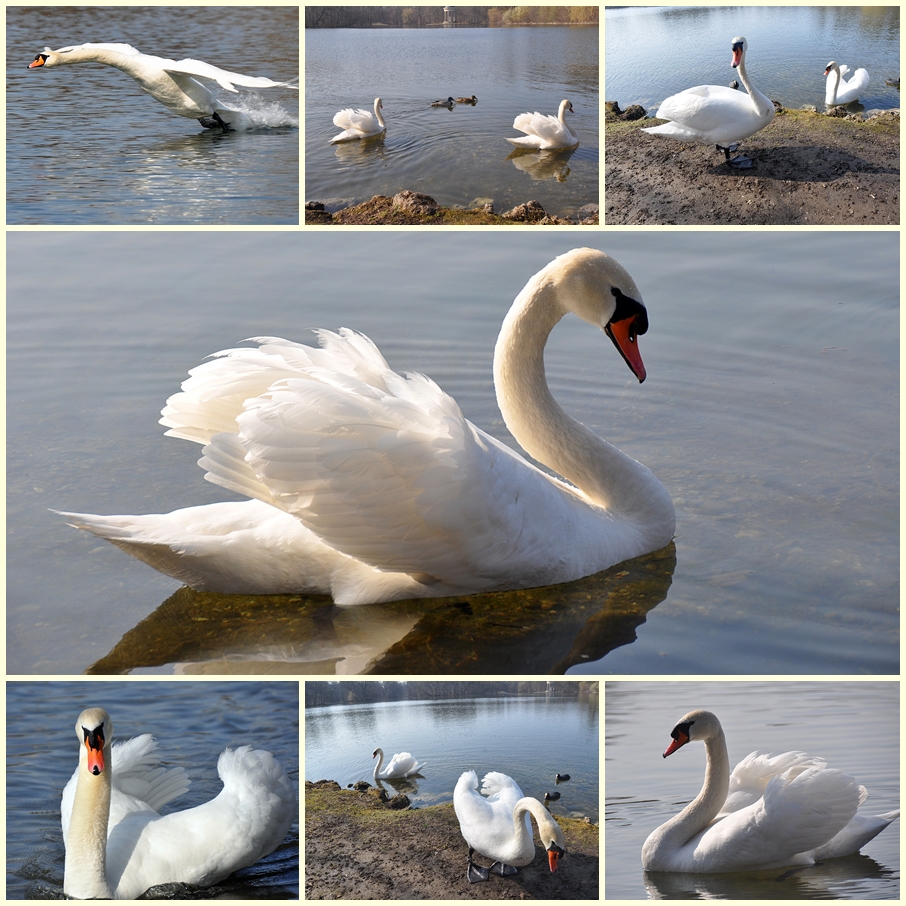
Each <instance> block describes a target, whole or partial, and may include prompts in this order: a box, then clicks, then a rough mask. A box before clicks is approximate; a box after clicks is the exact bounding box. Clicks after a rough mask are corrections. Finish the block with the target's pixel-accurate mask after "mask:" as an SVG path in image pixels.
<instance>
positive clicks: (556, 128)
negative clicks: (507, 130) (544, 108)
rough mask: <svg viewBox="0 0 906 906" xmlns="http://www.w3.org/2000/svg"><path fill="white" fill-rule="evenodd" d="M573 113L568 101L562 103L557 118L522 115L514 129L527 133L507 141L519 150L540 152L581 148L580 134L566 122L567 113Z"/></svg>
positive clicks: (532, 114)
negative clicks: (525, 149)
mask: <svg viewBox="0 0 906 906" xmlns="http://www.w3.org/2000/svg"><path fill="white" fill-rule="evenodd" d="M567 110H568V111H569V112H570V113H573V105H572V104H571V103H570V102H569V101H568V100H562V101H560V110H559V112H558V114H557V116H548V115H546V114H544V113H538V112H537V111H535V113H520V114H519V116H517V117H516V119H515V120H514V121H513V128H514V129H518V130H519V131H520V132H525V133H526V134H525V135H524V136H522V135H520V136H519V138H508V139H507V141H508V142H510V143H511V144H513V145H515V146H516V147H517V148H532V149H535V150H540V151H552V150H556V149H563V150H566V149H569V148H578V147H579V135H578V133H577V132H576V131H575V130H574V129H573V128H572V126H570V125H569V123H567V122H566V111H567Z"/></svg>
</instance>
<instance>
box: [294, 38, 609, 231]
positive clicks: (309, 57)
mask: <svg viewBox="0 0 906 906" xmlns="http://www.w3.org/2000/svg"><path fill="white" fill-rule="evenodd" d="M598 89H599V81H598V29H597V27H574V28H573V27H568V28H567V27H564V28H456V29H415V28H412V29H345V28H344V29H307V30H306V32H305V197H306V200H309V201H321V202H324V203H325V204H326V205H327V207H328V208H329V209H330V210H337V209H339V208H341V207H345V206H347V205H348V204H356V203H360V202H362V201H367V200H368V199H370V198H371V197H372V196H374V195H389V196H393V195H395V194H397V193H398V192H400V191H402V190H403V189H409V190H411V191H413V192H423V193H426V194H428V195H430V196H431V197H433V198H434V199H435V200H436V201H438V202H440V203H441V204H443V205H461V206H470V207H471V206H476V205H479V204H484V203H487V202H492V203H493V204H494V209H495V211H497V212H498V213H502V212H503V211H506V210H509V209H510V208H512V207H513V206H515V205H517V204H520V203H522V202H526V201H529V200H531V199H535V200H537V201H539V202H540V203H541V205H542V206H543V207H544V209H545V210H546V211H547V212H548V213H550V214H558V215H564V216H571V215H572V214H574V213H575V211H576V210H577V209H578V208H579V207H581V206H582V205H585V204H589V203H594V204H597V203H598V148H599V145H598V97H599V95H598ZM472 95H475V96H476V97H477V98H478V102H477V104H475V105H474V106H472V105H456V106H455V107H453V109H448V108H446V107H438V108H432V107H431V106H430V105H431V102H432V101H435V100H438V99H445V98H447V97H449V96H453V97H454V98H455V97H471V96H472ZM376 97H380V98H381V99H382V101H383V116H384V119H385V121H386V123H387V131H386V135H385V136H384V137H383V138H379V139H372V140H368V141H366V142H361V141H353V142H344V143H340V144H334V145H332V144H330V143H329V142H330V139H331V138H333V137H334V136H336V135H338V134H339V133H340V131H341V130H340V129H338V128H337V127H336V126H335V125H334V124H333V117H334V114H335V113H336V112H337V111H338V110H341V109H344V108H346V107H353V108H362V107H364V108H366V109H368V110H372V109H373V105H374V99H375V98H376ZM564 98H568V99H569V100H570V101H571V102H572V105H573V109H574V111H575V113H574V114H567V118H568V121H569V123H570V125H571V126H572V127H573V129H574V130H575V131H576V132H578V134H579V136H580V139H581V144H580V145H579V147H578V149H576V150H575V151H566V152H556V153H549V152H545V153H543V154H542V153H541V152H534V153H529V154H526V153H522V152H517V153H513V151H514V149H513V146H512V145H510V144H509V143H508V142H507V141H506V140H505V139H506V138H507V137H511V138H516V137H518V136H521V135H522V134H523V133H521V132H517V131H516V130H514V129H513V128H512V126H513V120H514V119H515V117H516V116H517V115H518V114H520V113H524V112H534V111H539V112H540V113H544V114H550V115H553V116H556V115H557V111H558V108H559V105H560V101H561V100H563V99H564Z"/></svg>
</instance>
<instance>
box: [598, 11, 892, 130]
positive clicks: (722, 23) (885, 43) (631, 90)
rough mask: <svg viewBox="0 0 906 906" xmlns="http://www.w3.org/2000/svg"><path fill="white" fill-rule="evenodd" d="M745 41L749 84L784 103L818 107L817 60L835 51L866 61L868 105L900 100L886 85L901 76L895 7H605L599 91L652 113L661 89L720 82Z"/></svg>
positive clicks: (853, 65) (854, 63) (820, 65)
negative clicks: (733, 51)
mask: <svg viewBox="0 0 906 906" xmlns="http://www.w3.org/2000/svg"><path fill="white" fill-rule="evenodd" d="M737 35H742V36H743V37H745V39H746V40H747V42H748V45H749V49H748V53H747V55H746V69H747V70H748V73H749V78H750V80H751V81H752V83H753V84H754V85H755V87H756V88H757V89H758V90H759V91H761V92H763V93H764V94H766V95H767V96H768V97H769V98H770V99H771V100H773V101H779V102H780V103H781V104H783V106H784V107H787V108H799V107H802V106H804V105H806V104H812V105H814V106H815V107H817V108H818V109H819V110H824V90H825V79H824V75H823V73H824V69H825V67H826V66H827V64H828V62H830V61H831V60H835V61H836V62H837V63H840V64H843V63H845V64H846V65H847V66H849V67H850V69H852V70H855V69H858V68H865V69H867V70H868V74H869V78H870V82H869V85H868V88H867V90H866V92H865V93H864V95H862V96H860V98H859V100H860V102H861V105H862V106H863V107H864V108H865V109H866V110H871V109H882V110H886V109H889V108H891V107H899V106H900V93H899V90H898V89H897V88H895V87H891V86H889V85H886V84H885V80H886V79H897V80H899V78H900V8H899V6H694V7H669V8H664V7H660V8H636V7H624V8H621V9H609V10H607V13H606V19H605V44H606V51H605V74H604V83H605V94H606V97H607V100H609V101H618V102H619V104H620V106H621V107H626V106H628V105H629V104H641V105H642V106H643V107H644V108H645V109H646V110H647V111H648V113H649V115H651V116H653V115H654V113H655V111H656V110H657V107H658V105H659V104H660V102H661V101H663V100H664V98H666V97H668V96H669V95H671V94H676V92H677V91H681V90H682V89H685V88H691V87H692V86H693V85H728V84H729V83H730V82H731V81H733V80H734V79H738V76H737V74H736V72H735V71H734V70H733V69H731V68H730V42H731V41H732V40H733V38H734V37H736V36H737Z"/></svg>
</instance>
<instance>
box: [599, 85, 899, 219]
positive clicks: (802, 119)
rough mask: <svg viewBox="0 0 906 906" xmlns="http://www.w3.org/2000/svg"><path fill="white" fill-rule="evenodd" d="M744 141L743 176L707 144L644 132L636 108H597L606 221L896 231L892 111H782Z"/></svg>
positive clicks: (644, 121) (642, 115)
mask: <svg viewBox="0 0 906 906" xmlns="http://www.w3.org/2000/svg"><path fill="white" fill-rule="evenodd" d="M774 106H775V108H776V115H775V117H774V120H773V122H771V124H770V125H768V126H767V127H766V128H764V129H762V130H761V131H760V132H757V133H755V135H753V136H751V137H750V138H747V139H745V140H744V141H743V142H742V148H741V151H742V152H744V153H745V154H746V155H748V156H749V157H751V158H752V160H753V161H754V166H753V167H752V168H751V169H748V170H742V169H733V168H731V167H729V166H727V164H726V163H725V162H724V157H723V155H722V154H720V153H719V152H717V151H716V150H715V148H714V147H713V146H712V145H700V144H687V143H684V142H678V141H675V140H673V139H669V138H664V137H661V136H656V135H649V134H648V133H646V132H643V131H642V129H644V127H646V126H651V125H654V124H655V123H657V122H660V120H653V119H648V118H646V116H647V114H646V111H645V110H644V109H643V108H641V107H639V106H638V105H632V106H631V107H627V109H626V110H625V111H624V110H621V109H620V107H619V105H618V104H617V103H615V102H612V101H607V102H605V107H606V116H605V123H604V137H605V144H604V148H605V154H604V199H605V207H604V223H605V224H607V225H610V226H616V225H641V224H646V225H651V224H657V225H667V224H676V225H724V224H726V225H756V224H757V225H800V226H820V225H827V224H842V225H852V226H866V225H897V224H899V222H900V111H899V110H885V111H875V112H872V113H871V114H870V115H869V116H868V117H867V118H864V119H863V117H862V116H860V115H858V114H850V113H848V112H847V111H846V110H845V109H844V108H834V109H833V110H832V111H831V112H830V113H828V114H822V113H818V112H816V111H815V110H814V108H811V109H805V110H787V109H784V108H783V107H782V106H781V105H780V104H778V103H777V102H776V101H775V102H774Z"/></svg>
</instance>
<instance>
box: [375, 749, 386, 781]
mask: <svg viewBox="0 0 906 906" xmlns="http://www.w3.org/2000/svg"><path fill="white" fill-rule="evenodd" d="M383 766H384V753H383V751H382V750H381V749H378V759H377V764H376V765H375V766H374V779H375V780H377V778H378V774H380V773H381V768H382V767H383Z"/></svg>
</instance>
